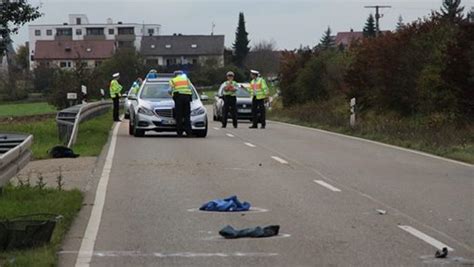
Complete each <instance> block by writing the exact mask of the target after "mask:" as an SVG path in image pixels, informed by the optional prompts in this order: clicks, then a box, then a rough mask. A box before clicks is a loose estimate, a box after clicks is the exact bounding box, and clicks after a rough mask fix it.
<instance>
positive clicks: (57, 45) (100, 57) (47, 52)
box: [35, 40, 115, 69]
mask: <svg viewBox="0 0 474 267" xmlns="http://www.w3.org/2000/svg"><path fill="white" fill-rule="evenodd" d="M114 52H115V41H113V40H80V41H74V40H57V41H54V40H53V41H36V54H35V64H36V66H40V65H42V66H46V67H58V68H63V69H73V68H78V67H79V65H81V66H82V67H85V68H94V67H97V66H98V65H100V64H101V63H102V61H104V60H106V59H108V58H110V57H111V56H113V54H114Z"/></svg>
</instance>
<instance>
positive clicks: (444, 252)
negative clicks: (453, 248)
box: [435, 247, 448, 259]
mask: <svg viewBox="0 0 474 267" xmlns="http://www.w3.org/2000/svg"><path fill="white" fill-rule="evenodd" d="M447 256H448V248H446V247H444V248H443V249H442V250H437V251H436V253H435V258H438V259H444V258H446V257H447Z"/></svg>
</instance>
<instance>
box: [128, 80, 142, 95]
mask: <svg viewBox="0 0 474 267" xmlns="http://www.w3.org/2000/svg"><path fill="white" fill-rule="evenodd" d="M139 89H140V84H138V82H133V84H132V87H131V88H130V93H132V94H134V95H136V94H137V93H138V90H139Z"/></svg>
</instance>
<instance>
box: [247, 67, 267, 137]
mask: <svg viewBox="0 0 474 267" xmlns="http://www.w3.org/2000/svg"><path fill="white" fill-rule="evenodd" d="M250 77H251V78H252V81H250V96H251V97H252V117H253V119H252V126H250V127H249V128H250V129H256V128H258V122H259V121H260V123H261V124H262V129H265V126H266V121H265V100H266V99H267V98H268V94H269V91H268V86H267V83H266V82H265V80H264V79H263V78H262V77H260V73H259V72H258V71H256V70H251V71H250Z"/></svg>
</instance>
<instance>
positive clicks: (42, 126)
mask: <svg viewBox="0 0 474 267" xmlns="http://www.w3.org/2000/svg"><path fill="white" fill-rule="evenodd" d="M111 118H112V113H111V111H109V112H107V113H105V114H103V115H100V116H98V117H96V118H93V119H91V120H89V121H85V122H83V123H81V125H80V126H79V134H78V137H77V142H76V145H75V146H74V147H73V149H74V152H75V153H78V154H80V155H81V156H97V155H99V154H100V151H101V150H102V147H103V146H104V145H105V143H106V142H107V138H108V136H109V131H110V128H111V126H112V123H113V121H112V119H111ZM0 132H16V133H27V134H33V146H32V151H33V157H34V158H35V159H45V158H48V157H49V155H48V153H47V152H48V150H49V149H51V148H52V147H53V146H55V145H58V144H60V141H59V139H58V130H57V126H56V121H55V120H54V119H53V118H48V119H44V120H40V121H35V122H28V123H24V122H6V123H0Z"/></svg>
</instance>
